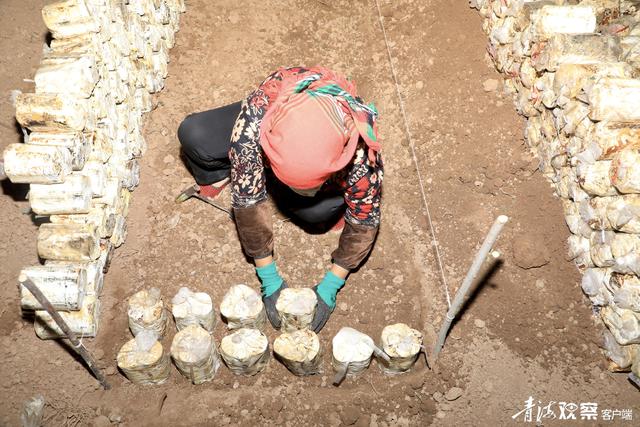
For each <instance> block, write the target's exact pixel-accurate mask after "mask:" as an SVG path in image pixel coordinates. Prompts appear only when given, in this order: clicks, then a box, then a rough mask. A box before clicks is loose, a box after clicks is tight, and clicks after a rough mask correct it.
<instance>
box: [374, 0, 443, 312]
mask: <svg viewBox="0 0 640 427" xmlns="http://www.w3.org/2000/svg"><path fill="white" fill-rule="evenodd" d="M375 2H376V8H377V10H378V22H379V23H380V28H382V34H383V35H384V44H385V46H386V47H387V56H388V58H389V65H390V67H391V75H392V77H393V82H394V83H395V86H396V93H397V95H398V100H399V102H400V112H401V113H402V119H403V121H404V128H405V132H406V134H407V138H408V139H409V147H410V148H411V157H412V158H413V164H414V165H415V168H416V173H417V175H418V183H419V184H420V193H421V194H422V201H423V203H424V208H425V211H426V213H427V221H428V223H429V229H430V231H431V236H432V238H433V247H434V249H435V254H436V261H437V263H438V269H439V270H440V278H441V279H442V284H443V285H444V292H445V295H446V297H447V306H448V307H449V308H451V296H450V295H449V286H448V285H447V279H446V277H445V275H444V266H443V263H442V257H441V256H440V249H439V245H438V239H437V237H436V230H435V228H434V227H433V221H432V220H431V211H430V209H429V202H427V195H426V193H425V190H424V183H423V181H422V174H421V173H420V167H419V166H418V156H416V149H415V146H414V144H413V138H412V136H411V130H410V129H409V120H408V119H407V112H406V109H405V106H404V99H403V98H402V93H401V92H400V83H399V81H398V75H397V73H396V68H395V66H394V65H393V56H392V55H391V48H390V47H389V39H388V37H387V30H386V29H385V27H384V22H383V20H382V12H381V11H380V3H379V1H378V0H375Z"/></svg>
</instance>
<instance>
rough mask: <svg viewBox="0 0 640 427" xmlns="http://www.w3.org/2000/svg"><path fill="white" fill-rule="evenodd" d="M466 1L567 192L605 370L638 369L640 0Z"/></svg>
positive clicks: (529, 134)
mask: <svg viewBox="0 0 640 427" xmlns="http://www.w3.org/2000/svg"><path fill="white" fill-rule="evenodd" d="M565 3H566V2H562V1H555V2H550V1H522V0H499V1H495V0H472V2H471V6H472V7H475V8H477V9H478V10H479V11H480V14H481V15H482V16H483V17H484V23H483V28H484V30H485V32H486V33H487V34H488V36H489V45H488V53H489V56H490V57H491V59H492V60H493V63H494V65H495V66H496V68H497V69H498V71H500V72H502V73H503V74H504V76H505V90H506V91H507V92H508V93H510V94H512V96H513V99H514V102H515V105H516V109H517V110H518V112H519V113H520V114H522V115H523V116H525V117H526V119H527V122H526V129H525V141H526V143H527V145H528V146H529V148H530V149H531V150H532V152H533V153H534V154H535V155H536V156H537V157H538V158H539V160H540V170H541V171H542V173H543V174H544V175H545V176H546V177H547V178H548V179H549V180H550V181H551V183H552V186H553V188H554V189H555V193H556V194H557V195H558V196H559V197H560V198H561V199H562V202H563V206H564V212H565V218H566V222H567V225H568V226H569V229H570V231H571V233H572V235H571V236H570V237H569V240H568V246H569V255H570V257H571V258H572V259H573V260H574V261H575V263H576V265H577V266H578V268H579V269H580V271H581V272H582V273H583V279H582V289H583V290H584V292H585V293H586V294H587V295H588V297H589V298H590V299H591V301H592V303H593V304H594V313H596V314H597V315H598V317H599V318H600V319H602V321H603V322H604V324H605V325H606V328H603V333H604V341H603V348H604V353H605V355H606V356H607V357H608V359H609V361H610V364H609V368H610V369H611V370H612V371H629V370H632V371H633V372H634V374H636V376H640V279H639V277H638V276H639V275H640V79H638V75H639V74H640V5H639V4H640V2H637V1H625V0H621V1H618V0H585V1H582V2H580V3H579V4H575V3H576V2H572V3H574V4H572V5H568V4H565Z"/></svg>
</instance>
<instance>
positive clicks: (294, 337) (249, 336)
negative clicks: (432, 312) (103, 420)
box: [117, 285, 424, 385]
mask: <svg viewBox="0 0 640 427" xmlns="http://www.w3.org/2000/svg"><path fill="white" fill-rule="evenodd" d="M316 304H317V300H316V296H315V293H314V292H313V291H311V290H310V289H294V288H287V289H284V290H282V292H281V294H280V297H279V299H278V302H277V304H276V309H277V310H278V313H279V315H280V318H281V319H282V334H281V335H280V336H278V337H277V338H276V339H275V340H274V342H273V353H274V355H275V357H276V358H277V359H278V360H279V361H280V362H282V364H283V365H284V366H285V367H286V368H287V369H288V370H289V371H291V372H292V373H293V374H294V375H298V376H305V375H313V374H318V373H321V372H323V371H322V366H321V365H322V345H321V343H320V340H319V339H318V336H317V335H316V334H315V333H314V332H313V331H311V330H309V329H308V327H309V325H310V324H311V320H312V319H313V315H314V313H315V310H316ZM171 312H172V314H173V318H174V319H175V324H176V327H177V329H178V332H177V333H176V334H175V335H174V338H173V341H172V343H171V346H170V351H169V352H166V351H165V350H164V347H163V346H162V344H161V343H160V340H161V339H162V337H164V335H165V334H166V332H167V328H168V324H169V322H170V316H169V315H168V314H167V313H168V311H167V310H166V309H165V306H164V303H163V301H162V298H161V295H160V291H159V290H158V289H155V288H151V289H145V290H142V291H139V292H137V293H136V294H134V295H133V296H131V297H130V298H129V305H128V316H129V329H130V330H131V332H132V333H133V335H134V338H133V339H131V340H130V341H128V342H126V343H125V344H124V345H123V346H122V348H121V349H120V351H119V352H118V356H117V361H118V367H119V368H120V370H121V371H122V372H123V373H124V374H125V375H126V376H127V378H128V379H129V380H131V381H132V382H134V383H136V384H161V383H163V382H165V381H166V380H167V379H168V378H169V375H170V373H171V363H170V359H172V360H173V362H174V364H175V365H176V368H177V369H178V371H179V372H180V373H181V374H182V375H184V376H185V377H186V378H188V379H189V380H190V381H191V382H192V383H194V384H201V383H203V382H206V381H210V380H212V379H213V378H214V376H215V374H216V372H217V370H218V368H219V367H220V366H221V365H222V363H221V359H222V361H224V364H225V365H226V366H227V367H228V368H229V369H230V370H231V372H233V373H234V374H236V375H255V374H257V373H259V372H261V371H262V370H263V369H265V367H266V366H267V364H268V362H269V358H270V351H269V340H268V338H267V336H266V335H265V334H264V333H263V330H264V328H265V326H266V325H267V321H266V313H265V308H264V305H263V303H262V300H261V299H260V296H259V295H258V293H257V292H256V291H254V290H253V289H251V288H249V287H248V286H246V285H236V286H232V287H231V288H230V289H229V290H228V292H227V293H226V294H225V296H224V298H223V299H222V303H221V304H220V314H221V316H222V318H223V319H224V321H225V323H226V325H227V329H228V330H229V334H228V335H226V336H225V337H224V338H222V340H221V341H220V345H219V346H218V345H217V344H216V342H215V339H214V338H213V336H212V333H213V330H214V328H215V326H216V323H217V316H216V313H215V310H214V307H213V302H212V300H211V297H210V296H209V295H208V294H206V293H203V292H192V291H191V290H189V289H188V288H184V287H183V288H181V289H180V290H179V292H178V293H177V294H176V295H175V296H174V297H173V299H172V301H171ZM423 349H424V347H423V345H422V334H421V333H420V332H418V331H416V330H415V329H411V328H410V327H409V326H407V325H405V324H403V323H397V324H394V325H389V326H387V327H385V328H384V329H383V331H382V335H381V338H380V346H377V345H376V344H375V343H374V341H373V340H372V339H371V338H370V337H369V336H368V335H366V334H363V333H362V332H359V331H357V330H355V329H352V328H348V327H345V328H342V329H340V331H339V332H338V333H337V334H336V336H335V337H334V338H333V342H332V351H333V358H332V366H333V369H334V370H335V371H336V377H335V380H334V384H336V385H338V384H339V383H340V382H341V381H342V380H343V379H344V377H345V376H349V377H356V376H358V375H359V374H361V373H362V372H363V371H364V370H365V369H366V368H367V367H369V364H370V363H371V359H372V358H373V357H374V355H375V358H376V359H377V360H378V363H379V365H380V368H381V369H382V371H383V372H384V373H386V374H388V375H396V374H400V373H403V372H407V371H408V370H409V369H411V367H412V366H413V365H414V363H415V362H416V360H417V359H418V356H419V355H420V353H421V352H422V351H423Z"/></svg>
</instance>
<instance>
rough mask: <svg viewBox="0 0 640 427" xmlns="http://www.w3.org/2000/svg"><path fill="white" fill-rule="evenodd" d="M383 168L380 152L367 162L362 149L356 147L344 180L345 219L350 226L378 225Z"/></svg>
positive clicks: (367, 159) (364, 151) (367, 158)
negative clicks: (345, 186) (352, 160)
mask: <svg viewBox="0 0 640 427" xmlns="http://www.w3.org/2000/svg"><path fill="white" fill-rule="evenodd" d="M383 175H384V168H383V163H382V156H381V155H380V152H378V153H377V154H376V157H375V160H373V161H372V160H369V157H368V156H367V154H366V150H365V148H364V147H362V146H361V147H358V149H357V150H356V156H355V159H354V162H353V164H352V167H351V170H350V171H349V174H348V176H347V179H346V185H347V188H346V193H345V201H346V203H347V210H346V212H345V219H346V220H347V221H348V222H350V223H351V224H355V225H364V226H369V227H377V226H378V225H380V197H381V195H382V178H383Z"/></svg>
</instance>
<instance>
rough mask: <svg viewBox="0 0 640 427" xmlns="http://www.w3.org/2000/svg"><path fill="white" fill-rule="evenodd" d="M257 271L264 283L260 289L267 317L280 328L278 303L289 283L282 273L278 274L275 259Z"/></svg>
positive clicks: (275, 326)
mask: <svg viewBox="0 0 640 427" xmlns="http://www.w3.org/2000/svg"><path fill="white" fill-rule="evenodd" d="M256 273H258V277H259V278H260V282H261V283H262V286H261V287H260V291H261V292H262V302H263V303H264V308H265V311H266V312H267V318H268V319H269V322H271V325H273V327H274V328H276V329H280V325H281V320H280V314H278V310H276V303H277V302H278V298H279V297H280V291H281V290H282V289H284V288H286V287H287V284H286V283H285V282H284V280H282V277H280V274H278V270H277V269H276V262H275V261H274V262H272V263H271V264H267V265H265V266H264V267H256Z"/></svg>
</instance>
